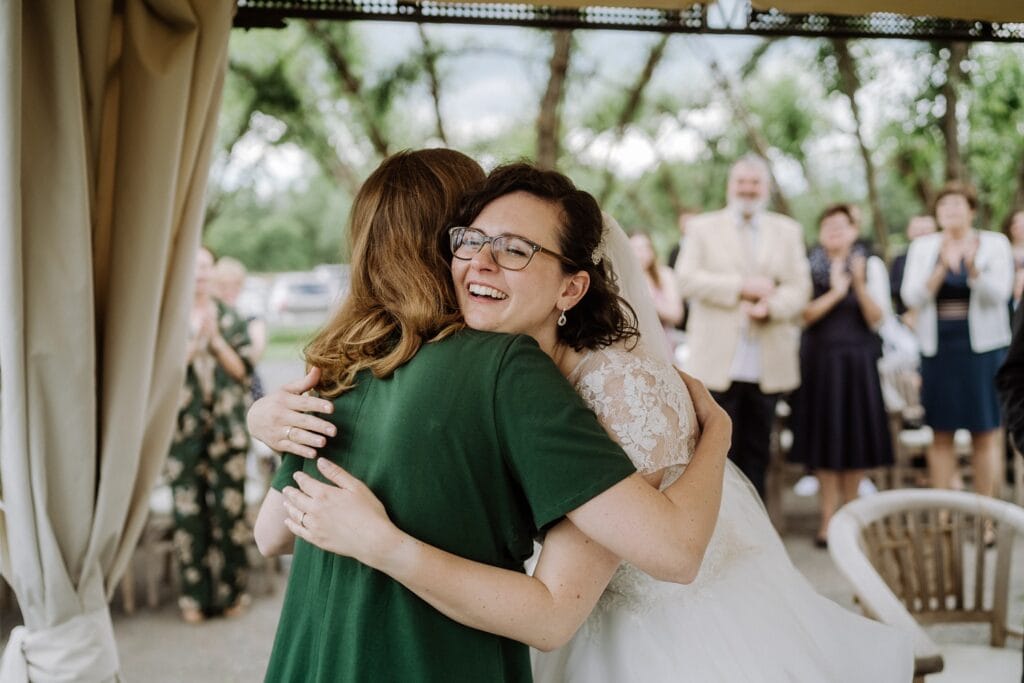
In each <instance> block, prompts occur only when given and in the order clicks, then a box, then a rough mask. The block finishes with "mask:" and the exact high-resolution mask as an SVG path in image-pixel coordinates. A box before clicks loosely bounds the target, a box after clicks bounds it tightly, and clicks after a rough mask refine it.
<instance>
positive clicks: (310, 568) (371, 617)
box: [266, 330, 635, 683]
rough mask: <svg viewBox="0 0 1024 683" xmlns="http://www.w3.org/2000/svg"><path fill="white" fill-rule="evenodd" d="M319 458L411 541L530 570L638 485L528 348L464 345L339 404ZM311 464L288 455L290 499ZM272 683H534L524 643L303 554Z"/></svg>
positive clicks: (520, 343) (472, 341)
mask: <svg viewBox="0 0 1024 683" xmlns="http://www.w3.org/2000/svg"><path fill="white" fill-rule="evenodd" d="M330 419H331V420H332V421H333V422H334V423H335V424H336V425H337V427H338V436H337V437H335V438H333V439H331V440H329V441H328V443H327V445H326V446H325V447H324V448H322V449H321V451H320V453H321V455H322V456H323V457H327V458H330V459H331V460H333V461H335V462H337V463H339V464H340V465H342V466H343V467H345V468H346V469H348V470H349V471H350V472H351V473H352V474H353V475H355V476H357V477H359V478H360V479H362V480H363V481H364V482H366V484H367V485H368V486H369V487H370V488H371V489H372V490H373V491H374V493H375V494H376V495H377V496H378V497H380V499H381V501H382V502H383V503H384V506H385V507H386V508H387V510H388V513H389V514H390V516H391V518H392V519H393V520H394V522H395V524H397V525H398V527H399V528H401V529H403V530H405V531H406V532H408V533H410V534H411V535H412V536H414V537H416V538H419V539H421V540H423V541H425V542H427V543H430V544H433V545H436V546H438V547H440V548H442V549H444V550H447V551H449V552H452V553H454V554H456V555H461V556H463V557H467V558H470V559H473V560H477V561H480V562H486V563H488V564H491V565H494V566H498V567H503V568H506V569H514V570H518V571H522V569H523V562H524V560H525V559H526V558H528V557H529V556H530V554H531V553H532V551H533V539H534V537H535V536H536V535H537V533H538V530H541V529H544V528H545V527H547V526H549V525H550V524H551V523H553V522H555V521H557V520H558V519H560V518H561V517H563V516H564V515H565V513H566V512H569V511H570V510H573V509H575V508H577V507H579V506H580V505H581V504H583V503H584V502H586V501H588V500H590V499H591V498H593V497H594V496H596V495H597V494H599V493H601V492H603V491H604V490H606V489H608V488H609V487H611V486H612V485H614V484H616V483H618V482H619V481H621V480H622V479H624V478H626V477H627V476H629V475H630V474H632V473H633V472H634V471H635V470H634V468H633V465H632V464H631V463H630V461H629V459H628V458H627V457H626V455H625V454H624V453H623V451H622V449H620V448H619V446H618V445H616V444H615V443H614V442H613V441H612V440H611V439H610V438H609V437H608V436H607V434H606V433H605V431H604V429H603V428H602V427H601V425H600V424H599V423H598V421H597V418H596V417H595V416H594V414H593V413H592V412H591V411H590V410H589V409H588V408H587V407H586V406H585V405H584V404H583V402H582V400H581V399H580V398H579V397H578V396H577V394H576V392H575V391H574V390H573V389H572V387H571V386H570V385H569V383H568V382H567V381H566V380H565V379H564V378H563V377H562V375H561V374H560V373H559V372H558V369H557V368H556V367H555V365H554V363H553V362H552V361H551V359H550V358H548V356H547V355H545V354H544V353H543V352H542V351H541V350H540V348H539V347H538V346H537V344H536V342H535V341H534V340H533V339H531V338H529V337H524V336H510V335H498V334H490V333H485V332H476V331H473V330H465V331H463V332H460V333H458V334H456V335H453V336H452V337H450V338H448V339H447V340H445V341H441V342H436V343H432V344H428V345H426V346H424V347H423V348H422V349H421V350H420V351H419V353H417V354H416V357H415V358H414V359H413V360H412V361H410V362H409V363H407V364H406V365H404V366H402V367H401V368H399V369H398V370H397V371H396V372H395V373H394V375H393V376H392V377H390V378H388V379H383V380H382V379H376V378H374V377H373V376H372V375H370V374H369V373H365V374H364V375H363V376H360V377H359V382H358V385H357V386H356V387H355V388H354V389H352V390H350V391H348V392H346V393H344V394H342V395H341V396H340V397H338V398H337V399H335V401H334V413H333V414H332V415H331V417H330ZM299 468H302V469H303V471H305V472H306V473H307V474H309V475H311V476H313V477H316V478H318V479H320V480H323V478H322V477H321V476H320V474H319V472H318V471H317V469H316V467H315V465H314V463H313V461H310V460H302V459H301V458H298V457H295V456H287V457H286V458H285V461H284V464H283V466H282V468H281V469H280V470H279V472H278V474H277V476H276V477H275V480H274V486H275V488H278V489H281V488H283V487H284V486H286V485H288V484H291V483H292V474H293V473H294V472H295V471H296V470H297V469H299ZM266 680H268V681H322V682H327V681H330V682H335V681H373V682H374V683H383V682H385V681H403V682H413V681H445V682H453V681H467V682H469V681H473V682H474V683H476V682H486V683H497V682H499V681H530V680H531V675H530V659H529V653H528V649H527V647H526V646H525V645H523V644H521V643H517V642H514V641H512V640H508V639H506V638H501V637H498V636H495V635H491V634H488V633H484V632H482V631H477V630H475V629H471V628H468V627H466V626H462V625H461V624H458V623H456V622H455V621H452V620H451V619H449V618H447V617H445V616H444V615H442V614H441V613H440V612H438V611H436V610H435V609H434V608H432V607H431V606H430V605H428V604H427V603H426V602H424V601H422V600H420V599H419V598H418V597H416V595H414V594H413V593H412V592H411V591H409V590H407V589H406V588H405V587H403V586H402V585H401V584H399V583H397V582H396V581H394V580H392V579H391V578H390V577H388V576H386V575H385V574H382V573H380V572H378V571H376V570H373V569H370V568H369V567H366V566H364V565H361V564H359V563H358V562H356V561H354V560H352V559H349V558H346V557H340V556H337V555H334V554H332V553H328V552H324V551H322V550H320V549H318V548H316V547H314V546H312V545H310V544H308V543H305V542H304V541H302V540H297V541H296V544H295V556H294V558H293V561H292V568H291V575H290V577H289V580H288V591H287V594H286V595H285V601H284V608H283V611H282V614H281V620H280V623H279V624H278V629H277V636H276V638H275V640H274V647H273V652H272V654H271V659H270V665H269V667H268V670H267V676H266Z"/></svg>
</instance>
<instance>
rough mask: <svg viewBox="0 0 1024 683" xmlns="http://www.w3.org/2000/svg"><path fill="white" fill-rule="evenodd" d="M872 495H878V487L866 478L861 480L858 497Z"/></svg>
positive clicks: (858, 486)
mask: <svg viewBox="0 0 1024 683" xmlns="http://www.w3.org/2000/svg"><path fill="white" fill-rule="evenodd" d="M872 493H878V487H877V486H875V482H873V481H871V480H870V479H868V478H867V477H864V478H863V479H861V480H860V484H858V485H857V495H858V496H861V497H864V496H870V495H871V494H872Z"/></svg>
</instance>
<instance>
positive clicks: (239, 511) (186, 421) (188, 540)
mask: <svg viewBox="0 0 1024 683" xmlns="http://www.w3.org/2000/svg"><path fill="white" fill-rule="evenodd" d="M216 305H217V324H218V326H219V328H220V333H221V336H223V337H224V340H225V341H226V342H227V343H228V344H230V346H231V348H233V349H234V350H235V352H236V353H237V354H238V355H239V357H241V359H242V362H243V363H244V364H245V367H246V379H245V381H243V382H239V381H238V380H236V379H235V378H234V377H232V376H231V375H230V374H228V372H227V371H226V370H225V369H224V367H223V366H222V365H221V364H220V363H219V362H218V360H217V357H216V356H215V355H214V353H213V351H212V350H210V349H203V350H200V351H199V352H197V353H196V355H195V356H194V357H193V358H192V361H191V362H190V363H189V366H188V371H187V374H186V377H185V386H184V388H183V389H182V394H181V401H180V404H179V406H180V407H179V411H178V422H177V429H176V430H175V433H174V440H173V442H172V443H171V451H170V454H169V455H168V458H167V469H166V471H167V478H168V481H169V483H170V485H171V491H172V493H173V496H174V522H175V532H174V549H175V552H176V554H177V558H178V564H179V567H180V570H181V591H182V596H181V598H180V600H179V604H180V606H181V607H182V608H183V609H185V608H194V609H200V610H202V611H203V612H204V613H206V614H208V615H210V614H216V613H219V612H222V611H223V610H224V609H225V608H227V607H230V606H232V605H233V604H235V602H236V601H237V600H238V598H239V596H240V595H241V594H242V593H243V592H244V591H245V581H246V570H247V568H248V561H247V559H246V547H247V546H248V545H249V544H250V542H251V538H252V531H251V529H250V528H249V525H248V524H247V522H246V520H245V466H246V453H247V452H248V450H249V433H248V432H247V431H246V427H245V413H246V410H247V409H248V406H249V382H250V381H249V377H251V376H252V367H253V366H252V362H251V344H250V340H249V333H248V330H247V325H246V322H245V319H244V318H242V317H241V316H239V315H238V313H237V312H236V311H235V310H234V309H233V308H231V307H229V306H227V305H226V304H224V303H222V302H220V301H216Z"/></svg>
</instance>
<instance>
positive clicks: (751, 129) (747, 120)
mask: <svg viewBox="0 0 1024 683" xmlns="http://www.w3.org/2000/svg"><path fill="white" fill-rule="evenodd" d="M707 62H708V67H709V68H710V69H711V76H712V77H713V78H714V79H715V83H717V84H718V87H719V89H720V90H721V91H722V94H724V95H725V99H726V101H727V102H728V103H729V106H730V108H731V109H732V112H733V115H734V116H735V117H736V118H737V120H738V121H739V123H740V125H741V126H743V130H744V132H745V133H746V136H747V141H748V142H749V143H750V146H751V147H753V148H754V151H755V152H757V154H758V155H760V156H761V157H762V158H763V159H764V161H765V163H766V164H767V165H768V173H769V175H771V181H772V188H773V194H774V196H775V204H776V206H777V207H778V209H779V211H780V212H781V213H784V214H787V215H792V210H791V209H790V207H789V200H787V199H786V195H785V194H783V192H782V188H781V187H779V183H778V181H777V180H776V178H775V171H774V170H773V169H772V164H771V161H770V157H769V156H768V141H767V140H765V139H764V135H763V134H762V133H761V130H760V129H759V128H758V127H757V126H756V125H754V121H753V120H752V119H751V116H750V112H749V111H747V108H746V107H745V106H744V105H743V103H742V102H741V101H740V99H739V97H737V96H736V92H735V90H734V89H733V86H732V82H731V81H730V80H729V77H728V76H726V74H725V72H724V71H723V70H722V67H720V66H719V65H718V61H717V60H716V59H715V57H714V56H713V55H712V54H710V52H709V53H708V56H707Z"/></svg>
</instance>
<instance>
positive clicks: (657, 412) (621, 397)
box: [572, 347, 697, 474]
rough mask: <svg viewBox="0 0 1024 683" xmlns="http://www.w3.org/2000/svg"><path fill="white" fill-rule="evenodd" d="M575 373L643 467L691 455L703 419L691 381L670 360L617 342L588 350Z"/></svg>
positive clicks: (586, 396)
mask: <svg viewBox="0 0 1024 683" xmlns="http://www.w3.org/2000/svg"><path fill="white" fill-rule="evenodd" d="M572 379H573V384H574V385H575V386H576V391H577V392H578V393H579V394H580V396H581V397H582V398H583V400H584V401H585V402H586V403H587V405H588V406H590V409H591V410H593V411H594V413H595V414H596V415H597V418H598V420H600V421H601V424H602V425H603V426H604V428H605V429H606V430H607V431H608V434H609V436H611V437H612V438H613V439H614V440H615V441H616V442H618V444H619V445H620V446H622V448H623V450H625V451H626V454H627V455H628V456H629V457H630V459H631V460H632V461H633V465H634V466H635V467H636V468H637V470H638V471H640V472H641V473H643V474H648V473H650V472H656V471H658V470H661V469H664V468H666V467H669V466H672V465H685V464H686V463H688V462H689V461H690V457H691V456H692V455H693V449H694V446H695V444H696V441H697V419H696V416H695V415H694V412H693V403H692V402H691V400H690V394H689V392H688V391H687V390H686V385H685V384H683V381H682V380H681V379H680V378H679V375H677V374H676V371H675V370H674V369H673V368H672V366H670V365H669V364H668V363H666V362H665V361H662V360H658V359H656V358H654V357H652V356H650V355H649V354H647V353H646V352H644V351H642V350H640V349H637V350H634V351H633V352H626V351H624V350H622V349H619V348H615V347H611V348H607V349H602V350H600V351H595V352H593V353H592V354H590V355H589V356H587V357H586V358H585V359H584V360H583V361H581V363H580V367H579V368H578V369H577V370H576V371H575V372H574V373H573V376H572Z"/></svg>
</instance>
